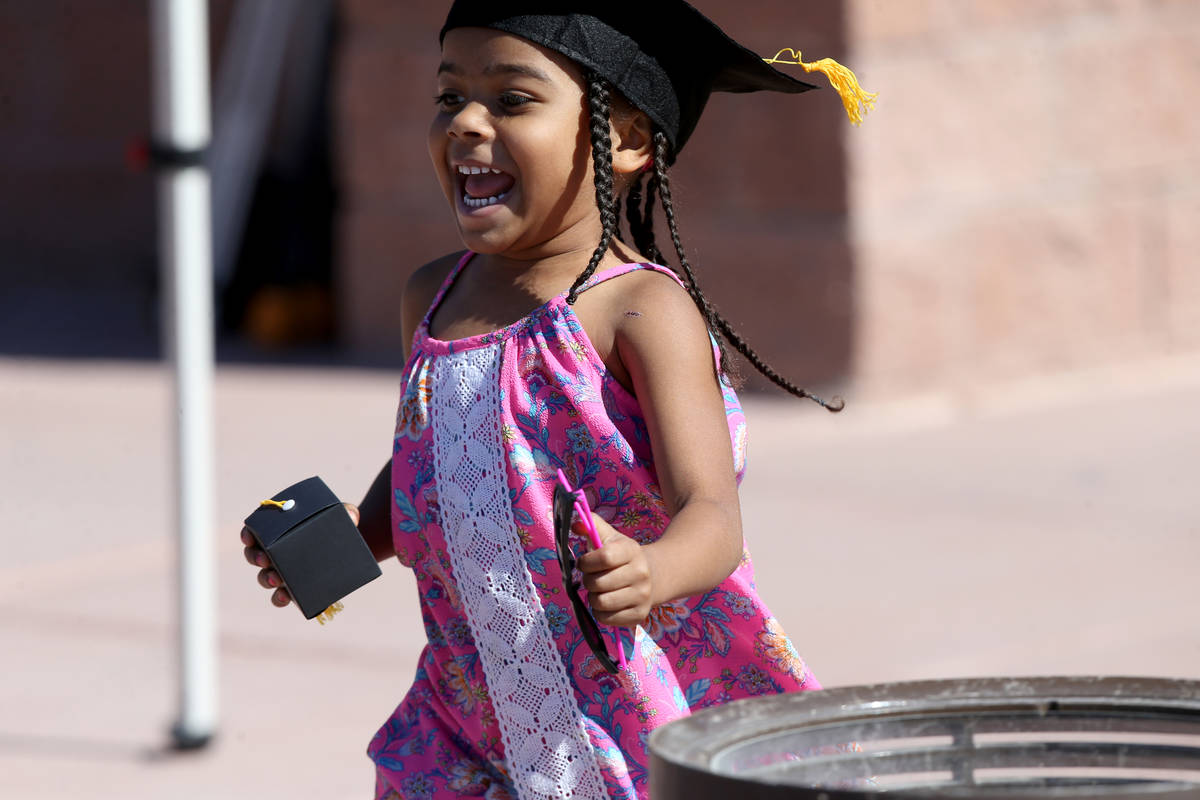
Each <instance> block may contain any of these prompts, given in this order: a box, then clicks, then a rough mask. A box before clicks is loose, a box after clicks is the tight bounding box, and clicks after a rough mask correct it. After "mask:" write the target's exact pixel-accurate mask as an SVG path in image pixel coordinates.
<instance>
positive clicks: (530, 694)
mask: <svg viewBox="0 0 1200 800" xmlns="http://www.w3.org/2000/svg"><path fill="white" fill-rule="evenodd" d="M637 6H638V8H637V9H636V11H634V10H630V9H626V8H612V7H609V6H608V5H604V4H599V3H589V2H580V1H578V0H554V1H553V2H548V1H543V2H537V1H536V0H532V1H531V2H519V0H514V1H513V2H507V1H506V0H488V1H486V2H481V1H480V0H458V2H455V3H454V4H453V7H452V8H451V10H450V14H449V18H448V20H447V23H446V26H445V28H444V29H443V31H442V61H441V64H440V66H439V67H438V70H437V76H436V82H437V89H436V112H435V116H434V120H433V124H432V125H431V127H430V134H429V150H430V154H431V156H432V159H433V165H434V169H435V171H436V172H437V175H438V178H439V180H440V182H441V185H442V189H443V191H444V193H445V195H446V198H447V200H448V201H449V204H450V208H451V211H452V213H453V216H454V219H455V222H456V224H457V225H458V229H459V232H460V234H461V236H462V239H463V242H464V244H465V245H466V246H467V248H468V249H467V252H465V253H463V254H455V255H451V256H447V257H445V258H442V259H439V260H437V261H435V262H433V263H431V264H427V265H426V266H424V267H422V268H421V269H419V270H418V271H417V272H416V273H415V274H414V275H413V277H412V279H411V280H410V281H409V283H408V286H407V288H406V290H405V295H404V299H403V306H402V312H401V313H402V315H403V322H404V326H405V331H406V334H407V335H408V336H409V337H410V339H411V341H412V351H411V353H410V354H409V358H408V362H407V366H406V367H405V372H404V378H403V386H404V389H403V395H402V398H401V400H400V409H399V414H398V418H397V425H396V432H395V440H394V442H395V444H394V449H393V453H394V455H393V458H392V460H391V462H390V463H389V464H387V465H385V467H384V469H383V470H382V471H381V472H380V474H379V477H378V478H377V479H376V481H375V483H374V485H373V486H372V487H371V489H370V490H369V491H368V493H367V495H366V497H365V499H364V500H363V502H362V505H361V519H360V529H361V531H362V533H363V536H364V537H365V538H366V540H367V541H368V543H370V545H371V547H372V550H373V551H374V552H375V554H376V556H377V557H379V558H380V559H382V558H385V557H388V556H391V555H392V554H393V553H394V554H395V555H396V556H398V557H399V559H400V560H401V561H402V562H403V563H404V564H406V565H408V566H409V567H411V568H412V569H413V570H414V572H415V573H416V577H417V581H418V586H419V592H420V603H421V609H422V612H423V617H424V620H425V632H426V636H427V638H428V642H427V645H426V647H425V649H424V651H423V653H422V656H421V659H420V663H419V664H418V665H417V670H416V677H415V680H414V683H413V686H412V688H411V689H410V690H409V691H408V694H407V695H406V696H405V697H404V699H403V701H402V702H401V703H400V705H399V707H397V708H396V710H395V711H394V712H393V714H392V715H391V717H390V718H389V719H388V720H387V722H386V723H385V724H384V725H383V727H382V728H381V729H380V730H379V732H378V733H377V734H376V736H375V738H374V740H373V741H372V742H371V745H370V748H369V752H370V755H371V757H372V758H373V759H374V761H375V763H376V765H377V797H379V798H422V799H423V798H434V797H436V798H450V797H461V796H484V797H489V798H508V797H520V798H559V797H572V798H587V799H588V800H591V799H592V798H602V797H610V798H641V797H644V796H645V794H646V791H647V764H648V752H647V738H648V734H649V733H650V731H651V730H652V729H654V728H655V727H657V726H659V725H662V724H663V723H665V722H668V721H670V720H672V719H675V718H678V717H680V716H682V715H685V714H688V713H689V712H690V711H693V710H696V709H701V708H707V707H710V706H713V705H716V704H720V703H725V702H729V701H730V700H734V699H737V698H743V697H751V696H755V695H761V694H767V693H777V692H788V691H797V690H805V689H816V688H819V684H818V683H817V680H816V678H814V677H813V675H812V674H811V673H810V672H809V671H808V669H807V667H806V666H805V664H804V662H803V661H802V660H801V659H800V657H799V656H798V655H797V653H796V650H795V649H794V648H793V647H792V644H791V642H790V641H789V639H788V638H787V636H786V635H785V634H784V633H783V631H782V630H781V629H780V627H779V625H778V623H777V622H776V621H775V619H774V617H772V616H771V613H770V611H768V609H767V608H766V607H765V606H764V605H763V603H762V601H761V600H760V599H759V597H758V595H757V593H756V592H755V589H754V583H753V571H752V567H751V564H750V559H749V555H748V554H747V552H746V551H745V549H744V548H743V543H742V531H741V521H740V513H739V508H738V493H737V485H738V481H739V480H740V478H741V475H742V472H743V469H744V466H745V464H744V448H745V424H744V421H743V417H742V411H741V408H740V406H739V405H738V400H737V397H736V395H735V394H734V392H733V390H732V388H730V385H729V382H728V380H727V378H726V377H725V370H724V367H725V365H724V352H723V350H721V349H719V347H718V346H716V339H715V338H714V336H713V335H714V334H715V333H721V334H724V335H725V336H726V338H728V339H729V340H730V341H731V342H732V343H733V344H734V346H735V347H737V349H738V350H739V351H741V352H743V353H746V354H747V356H748V357H749V358H750V360H751V362H752V363H754V364H755V365H756V366H759V367H761V368H763V369H764V371H765V372H766V373H767V374H769V375H771V376H772V377H773V378H774V379H775V380H776V381H777V382H778V383H780V384H781V385H783V386H785V387H787V388H789V389H790V390H791V391H793V392H795V393H797V394H800V395H802V396H808V395H807V394H806V393H805V392H804V391H803V390H801V389H798V388H796V387H793V386H791V385H790V384H787V383H786V382H785V381H783V380H782V379H781V378H778V376H775V375H774V374H773V373H772V372H771V371H770V369H769V367H766V366H765V365H764V364H762V362H761V360H759V359H758V358H757V356H755V355H754V354H753V351H751V350H749V348H747V347H746V346H745V345H744V343H742V342H741V340H739V339H738V338H737V337H736V336H735V335H733V333H732V331H730V329H729V327H728V325H726V324H725V323H724V321H723V320H722V319H721V318H720V317H719V316H717V315H716V314H715V313H714V312H713V310H712V308H711V307H710V305H709V303H708V301H707V300H706V299H705V297H704V295H703V294H702V293H701V292H700V289H699V288H698V287H697V286H696V282H695V279H694V277H693V275H692V271H691V268H690V266H689V264H688V262H687V259H686V258H685V257H684V251H683V247H682V244H681V242H680V239H679V234H678V231H677V229H676V222H675V214H674V209H673V205H672V200H671V185H670V180H669V178H668V167H669V166H670V165H671V163H672V162H673V161H674V159H675V156H676V155H677V154H678V153H679V151H680V149H681V148H682V147H683V145H684V143H685V142H686V140H687V138H688V136H689V135H690V133H691V131H692V129H693V128H694V126H695V123H696V121H697V120H698V119H699V116H700V112H701V111H702V109H703V107H704V104H705V102H706V100H707V98H708V95H709V93H710V92H711V91H715V90H724V91H754V90H758V89H770V90H776V91H783V92H799V91H803V90H805V89H808V88H812V87H810V86H809V85H808V84H804V83H801V82H799V81H797V80H795V79H793V78H791V77H789V76H787V75H785V74H783V73H781V72H778V71H776V70H775V69H774V68H773V67H771V66H769V65H768V64H766V63H764V61H763V60H762V58H761V57H759V56H756V55H755V54H753V53H751V52H750V51H748V50H746V49H744V48H742V47H741V46H740V45H738V44H736V43H735V42H733V41H732V40H730V39H729V38H728V37H726V36H725V35H724V34H723V33H722V32H721V31H720V30H719V29H718V28H717V27H716V26H715V25H713V24H712V23H711V22H709V21H708V20H707V19H706V18H704V17H703V16H702V15H701V14H700V13H699V12H698V11H696V10H695V9H693V8H692V7H691V6H689V5H688V4H687V3H684V2H681V1H680V0H657V1H655V2H645V3H639V4H637ZM796 60H797V61H798V60H799V59H798V58H797V59H796ZM867 99H868V100H869V98H867ZM854 105H855V106H857V101H855V103H854ZM656 196H657V198H658V199H659V200H660V201H661V204H662V208H663V210H664V212H665V216H666V223H667V228H668V230H669V231H670V235H671V239H672V243H673V244H674V249H675V252H676V254H677V256H678V260H679V262H680V265H681V275H682V277H681V276H680V275H677V274H676V273H675V271H673V270H672V269H670V268H667V267H664V266H661V265H662V264H664V263H665V259H664V257H663V254H662V253H661V252H660V251H659V249H658V247H657V245H656V243H655V237H654V229H653V222H652V219H653V209H654V203H655V199H656ZM621 197H623V198H624V203H625V209H626V215H627V218H628V223H629V227H630V229H631V237H630V239H631V241H629V240H626V239H624V238H622V237H621V236H620V235H619V233H618V230H617V227H618V212H617V209H618V207H619V206H618V201H617V198H621ZM818 402H820V401H818ZM823 404H824V403H823ZM830 405H832V404H830ZM559 470H561V471H562V473H563V474H564V476H565V478H566V480H567V481H568V482H569V483H570V484H571V486H573V487H579V488H581V489H582V490H583V493H584V495H585V496H586V499H587V501H588V504H589V505H590V508H591V509H592V521H593V522H594V525H595V528H596V531H597V532H598V534H599V537H600V540H601V544H602V546H601V547H600V548H598V549H592V550H591V551H590V552H585V551H586V550H587V547H586V545H580V546H578V547H577V550H578V552H580V553H584V554H583V555H581V556H580V557H579V558H578V565H577V566H578V570H579V572H580V573H581V575H582V583H583V585H584V587H585V588H586V590H587V601H588V604H589V605H590V608H591V611H592V613H593V615H594V617H595V619H596V620H597V621H598V622H599V623H601V625H602V626H613V627H610V628H607V629H606V631H613V630H615V631H619V632H621V635H620V636H619V637H617V639H619V642H620V644H619V645H618V644H617V643H616V641H617V639H614V637H613V636H612V635H611V634H606V635H605V636H604V637H603V638H604V640H606V641H607V642H608V646H609V649H611V650H614V651H615V650H616V649H617V648H618V647H619V648H620V650H621V652H620V653H619V655H623V656H624V657H625V658H626V660H627V665H626V666H625V667H624V668H621V669H618V670H617V671H616V673H615V674H612V673H610V672H609V671H607V670H606V669H605V668H604V667H603V666H602V665H601V663H600V661H599V659H598V657H597V655H596V653H594V652H593V649H592V647H590V646H589V645H588V643H587V642H586V641H585V638H584V632H583V628H582V627H581V625H580V623H579V622H578V621H577V619H576V616H575V612H574V611H573V608H572V602H571V600H570V599H569V596H568V595H567V592H566V591H565V590H564V585H563V574H562V569H561V568H560V566H559V562H558V560H557V558H556V548H555V536H554V523H553V520H552V507H553V496H554V487H555V484H556V481H557V480H558V478H557V475H558V472H559ZM355 513H356V512H354V511H353V510H352V514H355ZM583 530H584V525H583V520H580V519H577V520H576V521H575V532H576V533H580V534H581V533H582V532H583ZM243 539H244V540H246V543H247V545H248V547H247V551H246V555H247V558H248V560H250V561H251V562H252V563H255V564H257V565H259V566H261V567H264V569H263V570H262V571H261V573H260V577H259V580H260V583H262V584H263V585H264V586H267V587H272V588H275V593H274V596H273V600H274V602H275V604H276V605H286V604H287V603H288V602H289V599H290V598H289V595H288V594H287V590H286V588H284V587H282V586H281V585H280V581H279V577H278V575H277V573H275V571H274V570H272V569H270V565H269V563H268V562H267V559H266V556H265V554H264V553H263V552H262V551H260V550H258V549H257V548H255V547H253V546H252V540H249V539H247V534H245V533H243ZM581 541H583V540H581Z"/></svg>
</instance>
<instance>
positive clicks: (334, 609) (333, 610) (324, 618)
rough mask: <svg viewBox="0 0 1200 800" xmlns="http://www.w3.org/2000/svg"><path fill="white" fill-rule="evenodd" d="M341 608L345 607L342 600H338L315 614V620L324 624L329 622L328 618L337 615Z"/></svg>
mask: <svg viewBox="0 0 1200 800" xmlns="http://www.w3.org/2000/svg"><path fill="white" fill-rule="evenodd" d="M343 609H345V606H344V605H342V602H341V601H340V600H339V601H338V602H336V603H334V604H333V605H331V606H330V607H329V608H327V609H325V610H324V611H322V612H321V613H320V614H317V622H319V623H321V624H322V625H324V624H325V623H326V622H329V620H331V619H333V618H334V617H335V616H337V615H338V614H339V613H340V612H341V611H342V610H343Z"/></svg>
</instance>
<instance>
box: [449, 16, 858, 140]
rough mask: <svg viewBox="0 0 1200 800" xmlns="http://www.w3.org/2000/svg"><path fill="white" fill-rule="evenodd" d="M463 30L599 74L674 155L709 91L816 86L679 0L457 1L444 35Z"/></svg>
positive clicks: (693, 125) (793, 89)
mask: <svg viewBox="0 0 1200 800" xmlns="http://www.w3.org/2000/svg"><path fill="white" fill-rule="evenodd" d="M465 27H477V28H492V29H495V30H499V31H504V32H505V33H511V34H514V35H516V36H520V37H521V38H523V39H528V40H530V41H531V42H535V43H536V44H540V45H542V46H543V47H546V48H548V49H550V50H554V51H555V52H558V53H562V54H563V55H565V56H567V57H568V58H570V59H571V60H572V61H574V62H576V63H577V64H579V65H581V66H583V67H584V68H586V69H590V70H593V71H595V72H597V73H598V74H599V75H600V76H601V77H603V78H604V79H605V80H607V81H608V82H609V83H610V84H612V85H613V86H614V87H616V88H617V89H618V90H619V91H620V92H621V94H623V95H624V96H625V97H626V98H627V99H628V100H629V101H630V102H631V103H633V104H634V105H635V106H637V107H638V108H640V109H641V110H642V111H644V112H646V114H647V116H649V117H650V119H651V120H653V121H654V122H655V124H656V125H657V126H658V128H659V129H660V130H661V131H662V132H663V133H664V134H666V136H667V139H668V140H669V141H670V143H671V147H672V151H673V152H674V153H678V152H679V151H680V150H682V149H683V145H684V144H685V143H686V142H687V140H688V137H689V136H691V134H692V131H693V130H695V128H696V123H697V122H698V121H699V120H700V114H701V112H703V111H704V106H705V104H706V103H707V102H708V98H709V95H711V94H712V93H713V92H758V91H772V92H785V93H788V94H796V93H799V92H806V91H808V90H809V89H815V88H817V87H816V86H814V85H812V84H811V83H805V82H804V81H800V80H797V79H795V78H793V77H792V76H790V75H787V74H785V73H783V72H780V71H779V70H777V69H775V68H773V67H771V66H770V65H769V64H768V63H767V62H766V61H765V60H764V59H763V58H762V56H760V55H758V54H757V53H755V52H754V51H752V50H749V49H747V48H745V47H743V46H742V45H740V44H738V43H737V42H735V41H734V40H733V39H731V38H729V36H728V35H726V34H725V32H724V31H722V30H721V29H720V28H718V27H717V26H716V24H715V23H713V22H712V21H711V20H709V19H708V18H707V17H705V16H704V15H703V14H701V13H700V12H699V11H698V10H696V9H695V8H693V7H692V6H691V5H689V4H688V3H685V2H683V0H641V2H612V0H608V2H596V0H455V3H454V5H453V6H452V7H451V8H450V14H449V16H448V17H447V19H446V24H445V26H444V27H443V28H442V33H441V37H442V38H443V39H444V38H445V35H446V32H447V31H449V30H451V29H453V28H465ZM790 63H799V58H797V59H796V61H795V62H790ZM839 66H840V65H839Z"/></svg>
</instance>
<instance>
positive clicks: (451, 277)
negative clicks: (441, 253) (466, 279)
mask: <svg viewBox="0 0 1200 800" xmlns="http://www.w3.org/2000/svg"><path fill="white" fill-rule="evenodd" d="M474 257H475V254H474V253H473V252H471V251H470V250H468V251H467V252H465V253H463V255H462V258H460V259H459V260H458V263H457V264H455V265H454V269H452V270H450V272H448V273H447V274H446V279H445V280H444V281H442V285H441V287H440V288H439V289H438V291H437V294H436V295H434V296H433V302H432V303H430V304H429V310H428V311H426V312H425V316H424V317H423V318H422V319H421V330H423V331H428V330H429V321H430V320H431V319H433V314H434V312H436V311H437V310H438V306H440V305H441V304H442V300H443V298H445V297H446V292H448V291H450V287H451V286H453V285H454V282H455V281H456V280H458V276H459V274H460V273H461V272H462V271H463V267H465V266H466V265H467V262H468V261H470V260H471V259H472V258H474Z"/></svg>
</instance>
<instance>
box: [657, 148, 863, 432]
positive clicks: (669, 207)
mask: <svg viewBox="0 0 1200 800" xmlns="http://www.w3.org/2000/svg"><path fill="white" fill-rule="evenodd" d="M668 147H669V145H668V143H667V137H666V136H665V135H663V134H662V133H661V132H655V134H654V177H655V178H656V179H657V180H656V181H654V183H656V184H657V187H658V192H659V195H660V196H661V199H662V208H663V213H664V214H665V216H666V218H667V227H668V229H669V230H670V231H671V242H672V244H674V245H675V253H676V255H678V256H679V263H680V265H681V266H682V267H683V271H684V275H685V276H686V279H687V286H688V294H690V295H691V296H692V300H693V301H695V303H696V306H697V307H698V308H699V309H700V313H701V314H703V315H704V320H705V322H706V323H707V325H708V328H709V330H710V331H711V330H718V331H720V332H721V335H722V336H723V337H724V338H725V339H726V340H727V341H728V342H729V343H730V344H731V345H733V347H734V349H735V350H737V351H738V352H739V353H741V354H742V355H743V356H744V357H745V358H746V360H747V361H749V362H750V365H751V366H753V367H754V368H755V369H756V370H758V371H759V372H760V373H762V375H763V376H764V377H765V378H767V380H769V381H771V383H774V384H775V385H776V386H778V387H780V388H781V389H783V390H785V391H787V392H789V393H791V394H793V395H795V396H796V397H806V398H808V399H809V400H812V401H813V402H815V403H817V404H818V405H820V406H821V407H822V408H824V409H826V410H827V411H832V412H838V411H841V410H842V409H843V408H845V405H846V404H845V403H844V402H843V401H842V398H840V397H834V398H832V399H830V400H829V401H828V402H827V401H825V400H822V399H821V398H820V397H817V396H816V395H814V394H812V393H810V392H809V391H808V390H806V389H802V388H801V387H799V386H797V385H795V384H794V383H792V382H791V381H789V380H787V379H786V378H784V377H783V376H782V375H780V374H779V373H778V372H776V371H775V369H774V368H773V367H771V365H770V364H768V363H767V362H766V361H764V360H763V359H762V357H761V356H759V355H758V353H756V352H755V351H754V349H753V348H752V347H750V345H749V344H747V343H746V340H745V339H743V338H742V337H741V335H739V334H738V332H737V331H735V330H734V329H733V326H732V325H730V324H729V321H728V320H726V319H725V318H724V317H722V316H721V315H720V314H718V313H717V312H716V310H715V309H714V308H713V307H712V304H711V303H709V301H708V298H706V297H705V296H704V293H703V292H702V291H701V290H700V286H699V284H698V283H697V282H696V276H695V274H693V272H692V266H691V264H689V263H688V260H687V256H685V255H684V252H683V241H682V240H681V239H680V237H679V228H678V226H677V224H676V222H675V207H674V203H672V201H671V181H670V178H668V177H667V156H668V155H669V150H668ZM652 185H653V184H652ZM648 193H649V192H648ZM650 235H651V237H653V228H652V227H651V232H650ZM655 249H657V248H655ZM714 338H716V337H714ZM717 342H718V347H719V348H720V351H721V371H722V372H728V356H727V354H726V352H725V347H724V346H723V345H721V344H720V339H717Z"/></svg>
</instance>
